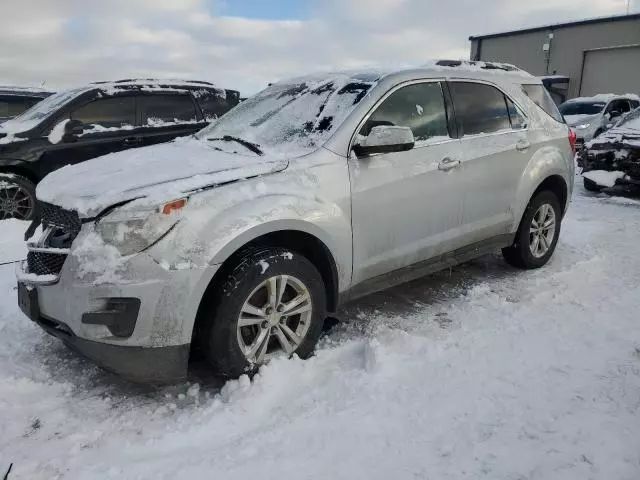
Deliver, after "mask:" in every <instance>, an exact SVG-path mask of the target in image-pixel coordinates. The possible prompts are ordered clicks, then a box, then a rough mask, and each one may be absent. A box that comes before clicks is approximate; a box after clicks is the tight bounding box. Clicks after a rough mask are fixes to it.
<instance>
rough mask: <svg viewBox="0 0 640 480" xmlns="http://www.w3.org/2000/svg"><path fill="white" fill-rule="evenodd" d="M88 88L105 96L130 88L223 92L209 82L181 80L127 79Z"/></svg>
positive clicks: (94, 84) (99, 83)
mask: <svg viewBox="0 0 640 480" xmlns="http://www.w3.org/2000/svg"><path fill="white" fill-rule="evenodd" d="M90 86H92V87H95V88H99V89H100V90H102V91H104V92H105V93H106V94H108V95H109V94H116V93H120V92H122V91H123V90H130V89H131V88H139V89H140V90H143V91H153V92H157V91H160V90H161V91H173V92H176V91H182V92H183V91H185V90H187V89H189V90H191V89H194V88H212V89H215V90H217V91H219V92H220V93H221V94H222V93H223V92H225V89H224V88H220V87H217V86H216V85H214V84H213V83H211V82H206V81H203V80H181V79H173V78H137V79H135V78H127V79H124V80H113V81H106V82H94V83H91V84H90Z"/></svg>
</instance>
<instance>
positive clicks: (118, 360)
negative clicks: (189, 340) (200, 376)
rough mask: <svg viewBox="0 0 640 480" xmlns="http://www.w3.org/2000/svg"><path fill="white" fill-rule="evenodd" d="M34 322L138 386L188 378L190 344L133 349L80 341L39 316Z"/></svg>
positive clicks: (62, 324) (62, 326) (63, 325)
mask: <svg viewBox="0 0 640 480" xmlns="http://www.w3.org/2000/svg"><path fill="white" fill-rule="evenodd" d="M35 322H36V323H37V324H38V325H40V327H42V328H43V329H44V330H45V331H46V332H47V333H49V334H51V335H53V336H54V337H56V338H59V339H60V340H62V341H63V342H64V343H65V345H66V346H67V347H69V348H70V349H72V350H74V351H76V352H78V353H80V354H81V355H84V356H86V357H88V358H89V359H91V360H92V361H93V362H95V363H96V364H97V365H98V366H99V367H101V368H103V369H105V370H107V371H109V372H113V373H116V374H118V375H119V376H121V377H123V378H125V379H127V380H130V381H133V382H137V383H152V384H167V383H177V382H180V381H182V380H184V379H185V378H186V373H187V364H188V361H189V344H187V345H174V346H170V347H134V346H122V345H112V344H108V343H101V342H94V341H91V340H86V339H84V338H80V337H78V336H76V335H74V334H73V332H71V329H69V327H68V326H67V325H65V324H64V323H62V322H59V321H57V320H53V319H49V318H45V317H42V316H41V317H39V318H38V319H36V320H35Z"/></svg>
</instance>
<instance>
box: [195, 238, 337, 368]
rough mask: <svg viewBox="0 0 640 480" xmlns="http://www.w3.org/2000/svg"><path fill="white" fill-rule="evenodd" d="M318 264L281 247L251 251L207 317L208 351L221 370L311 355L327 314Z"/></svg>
mask: <svg viewBox="0 0 640 480" xmlns="http://www.w3.org/2000/svg"><path fill="white" fill-rule="evenodd" d="M325 295H326V294H325V287H324V283H323V281H322V276H321V275H320V273H319V272H318V270H317V269H316V268H315V266H314V265H313V264H312V263H311V262H310V261H309V260H307V259H306V258H305V257H303V256H302V255H300V254H298V253H295V252H291V251H288V250H285V249H281V248H268V249H263V250H257V251H252V252H248V253H247V254H246V255H245V256H243V257H242V258H241V259H240V260H239V261H238V263H237V265H236V266H235V268H234V269H233V270H232V271H231V273H230V274H228V276H227V277H226V279H225V280H224V282H223V285H222V288H220V289H219V291H218V292H216V293H215V294H214V297H213V302H212V303H211V305H210V307H209V308H207V309H205V312H203V314H204V315H207V316H208V317H209V318H204V319H202V320H203V321H204V322H205V325H206V326H205V327H204V329H203V332H202V335H203V339H202V340H203V342H202V344H203V347H204V353H205V355H206V356H207V358H208V360H209V362H210V363H211V364H212V366H213V367H214V369H215V370H216V373H219V374H222V375H224V376H227V377H238V376H240V375H242V374H244V373H251V372H253V371H255V370H256V369H257V368H258V367H259V366H260V365H263V364H264V363H266V362H268V361H269V360H270V359H272V358H274V357H279V356H285V357H288V356H291V355H293V354H296V355H298V356H299V357H301V358H307V357H309V356H310V355H311V354H312V353H313V350H314V347H315V345H316V343H317V341H318V339H319V338H320V335H321V333H322V325H323V322H324V318H325V316H326V301H325Z"/></svg>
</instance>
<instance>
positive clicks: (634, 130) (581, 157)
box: [577, 112, 640, 197]
mask: <svg viewBox="0 0 640 480" xmlns="http://www.w3.org/2000/svg"><path fill="white" fill-rule="evenodd" d="M577 163H578V167H581V168H582V176H583V177H584V186H585V188H586V189H587V190H590V191H598V192H603V193H606V194H609V195H616V196H625V197H640V112H638V113H637V114H635V115H634V118H632V119H630V121H629V122H624V123H623V124H620V125H618V126H617V127H615V128H613V129H612V130H610V131H608V132H606V133H605V134H603V135H601V136H599V137H598V138H597V139H595V140H593V141H591V142H589V143H588V144H587V145H586V146H585V148H583V149H582V150H581V151H580V152H579V153H578V155H577Z"/></svg>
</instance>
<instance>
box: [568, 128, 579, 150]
mask: <svg viewBox="0 0 640 480" xmlns="http://www.w3.org/2000/svg"><path fill="white" fill-rule="evenodd" d="M577 140H578V137H577V135H576V132H574V131H573V129H572V128H570V129H569V145H571V151H572V152H573V154H574V155H575V154H576V141H577Z"/></svg>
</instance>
